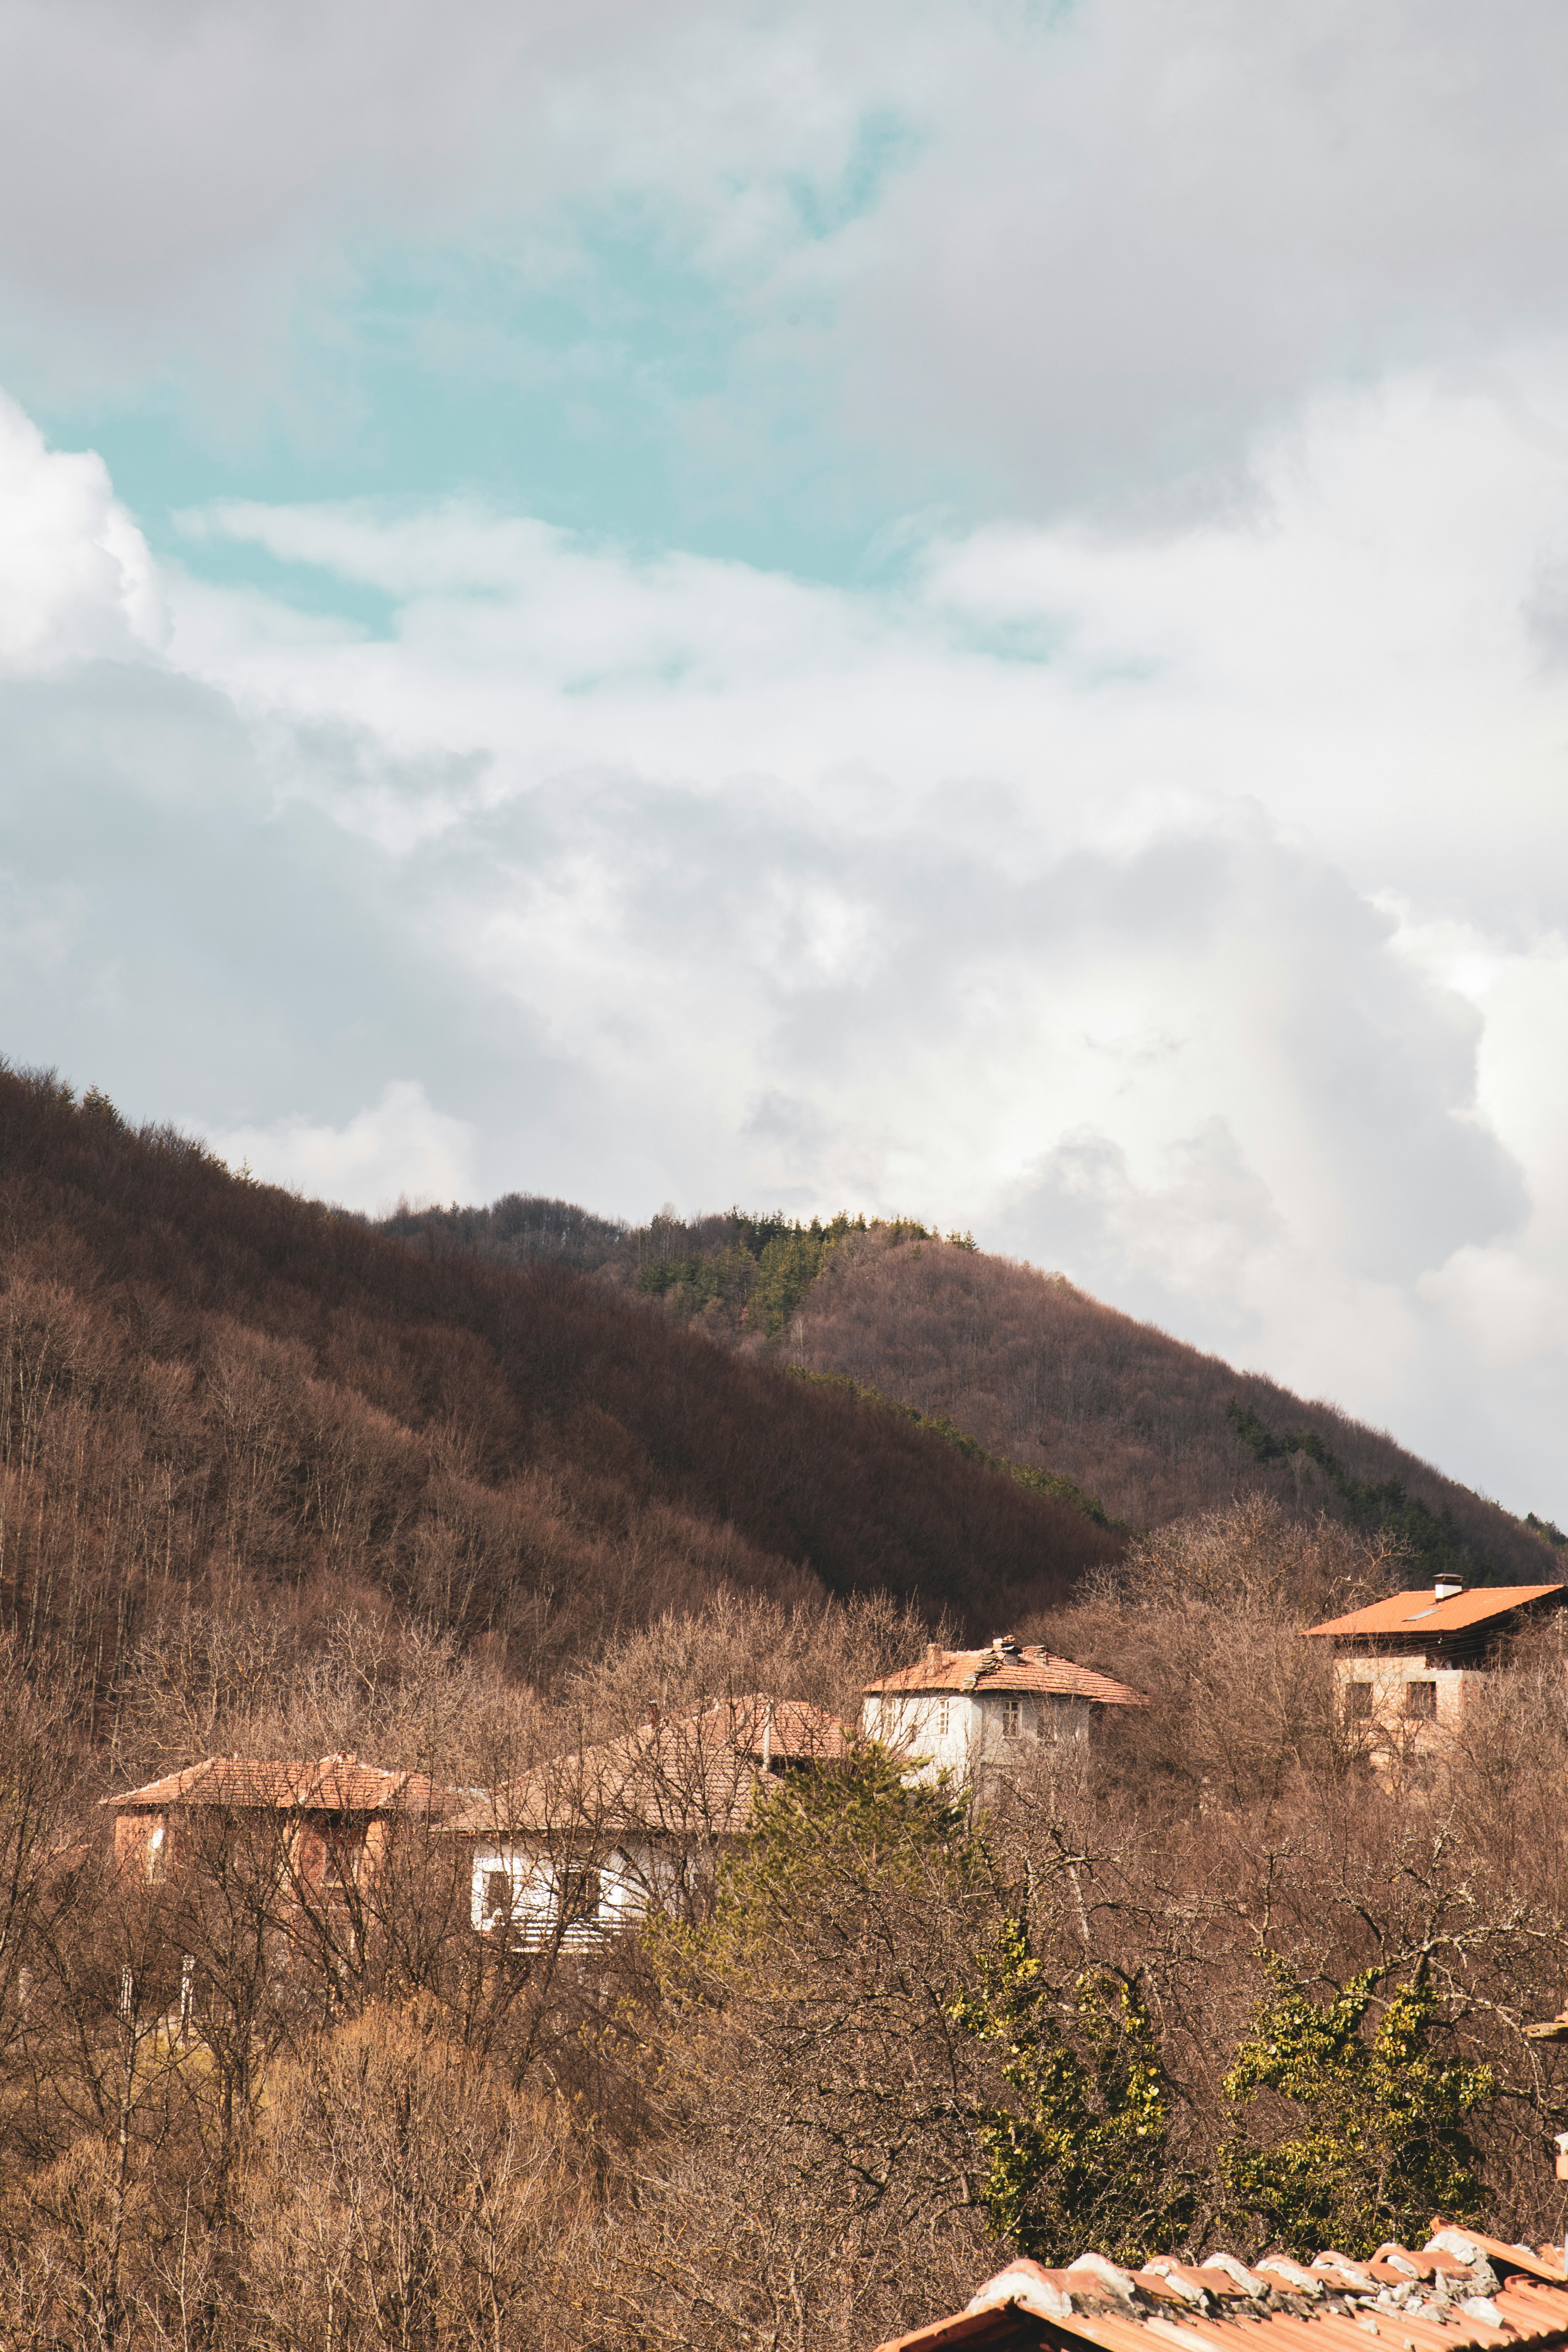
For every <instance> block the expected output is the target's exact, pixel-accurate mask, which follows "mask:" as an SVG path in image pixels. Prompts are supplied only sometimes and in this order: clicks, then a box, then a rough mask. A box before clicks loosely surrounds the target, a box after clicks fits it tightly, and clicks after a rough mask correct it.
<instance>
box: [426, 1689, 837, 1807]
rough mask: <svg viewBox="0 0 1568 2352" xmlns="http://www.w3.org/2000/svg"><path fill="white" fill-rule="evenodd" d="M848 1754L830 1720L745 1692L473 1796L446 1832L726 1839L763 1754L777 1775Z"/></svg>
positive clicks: (795, 1703) (760, 1772)
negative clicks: (780, 1769) (635, 1833)
mask: <svg viewBox="0 0 1568 2352" xmlns="http://www.w3.org/2000/svg"><path fill="white" fill-rule="evenodd" d="M764 1752H765V1754H766V1757H767V1759H768V1762H769V1764H770V1765H772V1766H774V1767H777V1766H781V1765H785V1764H800V1763H805V1762H807V1761H826V1760H830V1759H834V1758H836V1757H840V1756H843V1755H844V1754H845V1753H846V1752H847V1741H846V1739H845V1737H844V1732H843V1728H842V1727H841V1725H840V1724H839V1723H838V1722H837V1719H836V1717H833V1716H831V1715H825V1714H823V1713H822V1711H821V1710H820V1709H819V1708H817V1707H814V1706H805V1704H804V1703H803V1702H802V1701H800V1700H798V1699H770V1698H768V1697H767V1696H764V1695H763V1694H761V1693H750V1694H748V1695H747V1696H744V1697H742V1698H732V1699H721V1700H720V1701H718V1702H717V1703H716V1704H715V1705H714V1706H710V1707H705V1708H704V1709H703V1710H702V1711H701V1712H700V1714H697V1715H688V1716H680V1717H673V1718H670V1719H669V1720H667V1721H664V1722H654V1723H645V1724H642V1725H640V1726H639V1727H638V1728H637V1730H636V1731H629V1732H626V1733H625V1734H624V1735H623V1737H622V1738H619V1739H611V1740H608V1741H606V1742H605V1745H604V1746H602V1747H599V1748H582V1749H580V1750H578V1751H577V1753H575V1754H574V1755H570V1756H558V1757H555V1758H552V1760H551V1761H550V1762H549V1763H548V1764H542V1765H540V1766H539V1767H538V1769H536V1770H534V1771H532V1772H528V1773H525V1774H524V1775H523V1776H522V1778H521V1780H515V1781H513V1782H512V1783H511V1785H510V1787H509V1788H505V1789H496V1790H482V1791H480V1792H479V1796H478V1797H477V1798H476V1799H475V1800H474V1801H472V1802H470V1803H469V1804H468V1806H466V1807H465V1808H464V1810H463V1811H461V1812H460V1813H458V1814H457V1815H456V1816H454V1818H453V1819H452V1821H451V1822H450V1823H449V1827H450V1828H451V1829H453V1830H454V1831H455V1832H459V1833H462V1834H467V1835H469V1836H475V1837H483V1836H487V1835H491V1836H494V1835H506V1834H509V1833H511V1832H533V1833H535V1834H544V1833H549V1832H552V1831H570V1830H576V1829H581V1828H584V1827H592V1828H593V1829H595V1830H600V1829H608V1830H615V1831H621V1830H626V1829H637V1830H640V1831H642V1832H646V1833H647V1834H649V1835H654V1836H658V1835H661V1834H662V1835H667V1836H672V1837H693V1836H715V1837H732V1836H736V1835H738V1834H739V1832H741V1831H742V1830H743V1829H744V1828H745V1826H746V1823H747V1822H748V1821H749V1819H750V1817H751V1811H752V1796H753V1793H754V1791H755V1790H756V1788H757V1785H758V1783H759V1782H760V1781H761V1780H763V1777H764V1768H763V1755H764Z"/></svg>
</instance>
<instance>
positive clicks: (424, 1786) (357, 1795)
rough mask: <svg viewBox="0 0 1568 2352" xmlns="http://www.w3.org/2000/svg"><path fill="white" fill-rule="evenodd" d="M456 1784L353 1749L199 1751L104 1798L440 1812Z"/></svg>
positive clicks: (236, 1808)
mask: <svg viewBox="0 0 1568 2352" xmlns="http://www.w3.org/2000/svg"><path fill="white" fill-rule="evenodd" d="M456 1795H457V1792H456V1791H455V1790H447V1789H440V1788H438V1787H437V1784H436V1783H435V1782H434V1781H432V1780H429V1779H427V1778H426V1775H425V1774H424V1773H423V1772H383V1771H380V1770H378V1769H376V1767H375V1766H374V1765H372V1764H362V1763H361V1762H360V1760H359V1758H358V1757H357V1756H321V1757H318V1758H316V1759H314V1760H313V1761H311V1762H310V1763H274V1762H272V1761H270V1760H268V1759H264V1758H261V1757H258V1756H204V1757H203V1759H202V1760H201V1762H200V1763H199V1764H187V1765H186V1767H185V1769H184V1771H182V1772H170V1773H167V1774H165V1776H164V1777H163V1780H149V1781H147V1782H146V1783H145V1785H144V1786H143V1787H142V1788H140V1789H127V1790H124V1791H123V1792H122V1794H121V1795H120V1796H118V1797H105V1798H104V1799H103V1800H102V1801H103V1803H104V1804H106V1805H109V1806H111V1807H113V1808H114V1809H115V1810H116V1811H119V1810H121V1809H122V1808H124V1807H127V1806H138V1807H148V1808H161V1809H164V1810H167V1809H170V1808H175V1807H179V1808H189V1809H191V1810H193V1811H194V1810H196V1809H198V1808H205V1809H211V1810H213V1811H224V1812H259V1811H283V1812H303V1813H381V1812H389V1811H394V1810H397V1811H416V1812H432V1811H436V1812H439V1811H445V1810H446V1809H447V1806H448V1805H449V1804H451V1803H452V1802H454V1801H455V1800H456Z"/></svg>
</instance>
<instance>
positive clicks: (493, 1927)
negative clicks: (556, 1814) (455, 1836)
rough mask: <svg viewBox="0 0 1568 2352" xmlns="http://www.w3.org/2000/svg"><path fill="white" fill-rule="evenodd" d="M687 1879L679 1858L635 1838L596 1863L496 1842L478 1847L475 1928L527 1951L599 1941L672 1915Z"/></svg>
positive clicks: (475, 1872)
mask: <svg viewBox="0 0 1568 2352" xmlns="http://www.w3.org/2000/svg"><path fill="white" fill-rule="evenodd" d="M687 1878H689V1864H683V1861H682V1858H681V1857H680V1856H679V1854H677V1853H674V1852H672V1851H670V1850H669V1849H668V1848H664V1847H660V1846H658V1845H653V1844H644V1843H636V1842H634V1841H633V1840H631V1839H626V1840H623V1842H622V1843H620V1844H619V1845H616V1846H615V1847H613V1848H612V1849H611V1850H610V1851H609V1852H608V1853H605V1854H602V1855H600V1856H599V1857H598V1858H597V1859H596V1860H595V1859H590V1858H588V1857H587V1856H586V1855H579V1854H576V1853H573V1854H571V1855H567V1854H563V1853H552V1852H550V1851H549V1850H548V1849H546V1850H541V1848H540V1847H539V1846H537V1845H532V1844H521V1843H514V1842H512V1841H510V1840H506V1839H494V1840H492V1841H490V1842H489V1843H480V1844H478V1845H476V1847H475V1849H474V1874H473V1896H472V1916H473V1923H474V1926H475V1927H478V1928H479V1929H480V1930H481V1931H482V1932H483V1933H485V1934H487V1935H489V1934H493V1933H498V1932H499V1933H502V1934H507V1933H510V1935H512V1936H513V1937H515V1938H516V1940H517V1941H518V1942H519V1943H524V1944H529V1945H539V1944H542V1943H549V1942H552V1941H555V1940H559V1941H560V1942H561V1943H563V1944H566V1945H574V1944H588V1943H594V1942H596V1941H597V1940H598V1938H599V1937H602V1936H606V1935H610V1934H613V1933H614V1932H615V1931H616V1929H618V1928H623V1927H635V1926H636V1925H637V1922H638V1921H639V1920H640V1919H643V1918H646V1916H647V1914H648V1912H649V1911H650V1910H655V1909H662V1910H668V1909H672V1908H673V1907H674V1906H675V1905H676V1903H677V1901H678V1900H679V1895H680V1892H681V1888H682V1884H683V1882H684V1881H685V1880H686V1879H687Z"/></svg>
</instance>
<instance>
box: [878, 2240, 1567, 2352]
mask: <svg viewBox="0 0 1568 2352" xmlns="http://www.w3.org/2000/svg"><path fill="white" fill-rule="evenodd" d="M1258 2326H1263V2327H1266V2328H1267V2329H1268V2339H1267V2340H1268V2345H1269V2347H1270V2352H1367V2337H1368V2336H1369V2335H1381V2336H1382V2337H1383V2338H1384V2345H1385V2347H1393V2352H1504V2347H1541V2352H1546V2347H1555V2346H1563V2345H1568V2271H1565V2270H1564V2267H1563V2257H1562V2253H1561V2252H1560V2250H1559V2249H1558V2248H1556V2247H1542V2248H1541V2249H1539V2250H1536V2249H1533V2248H1531V2247H1529V2246H1510V2245H1506V2244H1504V2243H1503V2242H1501V2241H1500V2240H1498V2239H1496V2238H1488V2237H1483V2236H1481V2235H1479V2233H1478V2232H1477V2231H1472V2230H1454V2229H1445V2228H1443V2227H1442V2226H1441V2225H1440V2224H1436V2223H1435V2224H1434V2235H1433V2238H1432V2240H1431V2242H1430V2244H1428V2245H1426V2246H1425V2247H1423V2248H1422V2249H1421V2250H1420V2252H1411V2251H1410V2250H1409V2249H1408V2248H1406V2247H1405V2246H1395V2245H1387V2246H1381V2247H1379V2249H1378V2251H1377V2252H1376V2254H1375V2255H1374V2256H1373V2259H1372V2260H1371V2261H1370V2262H1365V2263H1361V2262H1352V2260H1351V2258H1350V2256H1349V2255H1347V2254H1335V2253H1322V2254H1319V2255H1317V2256H1316V2257H1315V2259H1314V2260H1313V2261H1312V2262H1311V2263H1306V2264H1303V2263H1294V2262H1290V2261H1289V2260H1288V2259H1287V2258H1286V2257H1285V2256H1284V2255H1281V2254H1270V2255H1266V2256H1265V2257H1264V2258H1263V2260H1262V2261H1260V2262H1258V2263H1255V2264H1254V2265H1253V2266H1252V2268H1251V2269H1248V2268H1247V2266H1246V2265H1245V2264H1244V2263H1238V2262H1237V2261H1236V2259H1235V2258H1234V2256H1232V2255H1230V2254H1223V2253H1215V2254H1209V2255H1208V2256H1206V2257H1205V2260H1204V2261H1203V2262H1202V2263H1178V2262H1173V2261H1171V2260H1169V2259H1166V2258H1164V2257H1162V2258H1161V2259H1160V2260H1158V2261H1156V2262H1152V2263H1149V2265H1148V2266H1147V2268H1146V2269H1143V2270H1139V2271H1127V2270H1119V2269H1118V2268H1117V2267H1116V2265H1115V2264H1114V2263H1109V2262H1107V2261H1106V2260H1105V2258H1104V2256H1103V2255H1100V2254H1092V2253H1091V2254H1080V2255H1079V2258H1078V2260H1077V2261H1076V2262H1075V2263H1068V2267H1067V2268H1066V2269H1065V2270H1047V2269H1045V2268H1044V2267H1043V2266H1042V2265H1041V2264H1040V2263H1032V2262H1023V2261H1020V2262H1016V2263H1009V2265H1008V2267H1007V2268H1006V2269H1005V2271H1000V2272H998V2273H997V2275H996V2276H995V2277H994V2278H993V2279H989V2280H987V2282H986V2284H984V2286H983V2287H982V2288H981V2290H980V2292H979V2294H977V2295H976V2296H975V2297H974V2300H973V2303H971V2304H970V2305H969V2306H968V2308H967V2309H966V2310H964V2311H961V2312H958V2313H956V2314H955V2315H953V2316H952V2318H950V2319H939V2320H937V2321H935V2322H934V2323H933V2324H932V2325H931V2326H929V2327H918V2328H916V2329H915V2330H914V2332H913V2333H912V2334H911V2335H909V2336H896V2337H894V2338H893V2339H892V2340H891V2342H889V2343H888V2344H884V2345H881V2346H879V2347H878V2352H939V2347H946V2346H949V2345H951V2346H953V2347H964V2352H1036V2347H1040V2346H1044V2345H1051V2346H1054V2347H1058V2352H1060V2347H1063V2346H1064V2345H1069V2346H1070V2345H1072V2344H1075V2343H1081V2344H1084V2345H1095V2346H1098V2347H1100V2352H1245V2347H1252V2352H1257V2347H1258V2336H1257V2335H1256V2333H1255V2332H1253V2331H1255V2330H1256V2329H1257V2328H1258Z"/></svg>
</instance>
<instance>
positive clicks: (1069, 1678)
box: [866, 1642, 1149, 1706]
mask: <svg viewBox="0 0 1568 2352" xmlns="http://www.w3.org/2000/svg"><path fill="white" fill-rule="evenodd" d="M921 1691H935V1692H939V1693H940V1692H943V1691H951V1692H962V1691H1034V1692H1037V1693H1049V1694H1050V1695H1051V1696H1053V1697H1057V1698H1083V1699H1090V1700H1092V1701H1093V1702H1094V1703H1095V1705H1097V1706H1148V1704H1149V1702H1148V1700H1147V1698H1146V1697H1145V1696H1144V1695H1143V1693H1142V1691H1138V1690H1134V1689H1132V1687H1131V1685H1130V1684H1128V1683H1119V1682H1114V1681H1112V1679H1111V1677H1110V1675H1101V1674H1097V1673H1096V1672H1095V1670H1094V1668H1093V1667H1092V1666H1079V1665H1076V1664H1074V1663H1073V1661H1072V1659H1071V1658H1058V1656H1056V1654H1054V1652H1052V1651H1050V1650H1047V1649H1043V1648H1042V1647H1041V1646H1040V1644H1039V1643H1037V1642H1035V1643H1020V1644H1019V1645H1018V1646H1017V1647H1016V1648H1004V1647H1002V1646H1001V1645H1000V1644H999V1643H992V1645H991V1647H990V1648H989V1649H987V1650H940V1649H934V1648H933V1649H931V1650H928V1651H927V1653H926V1654H925V1656H924V1657H923V1658H922V1659H921V1662H920V1664H919V1665H915V1666H903V1667H900V1670H899V1672H898V1673H897V1674H895V1675H886V1676H884V1678H883V1680H882V1681H881V1682H879V1683H868V1684H867V1685H866V1696H867V1697H868V1698H885V1697H897V1696H900V1694H910V1693H914V1692H921Z"/></svg>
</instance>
